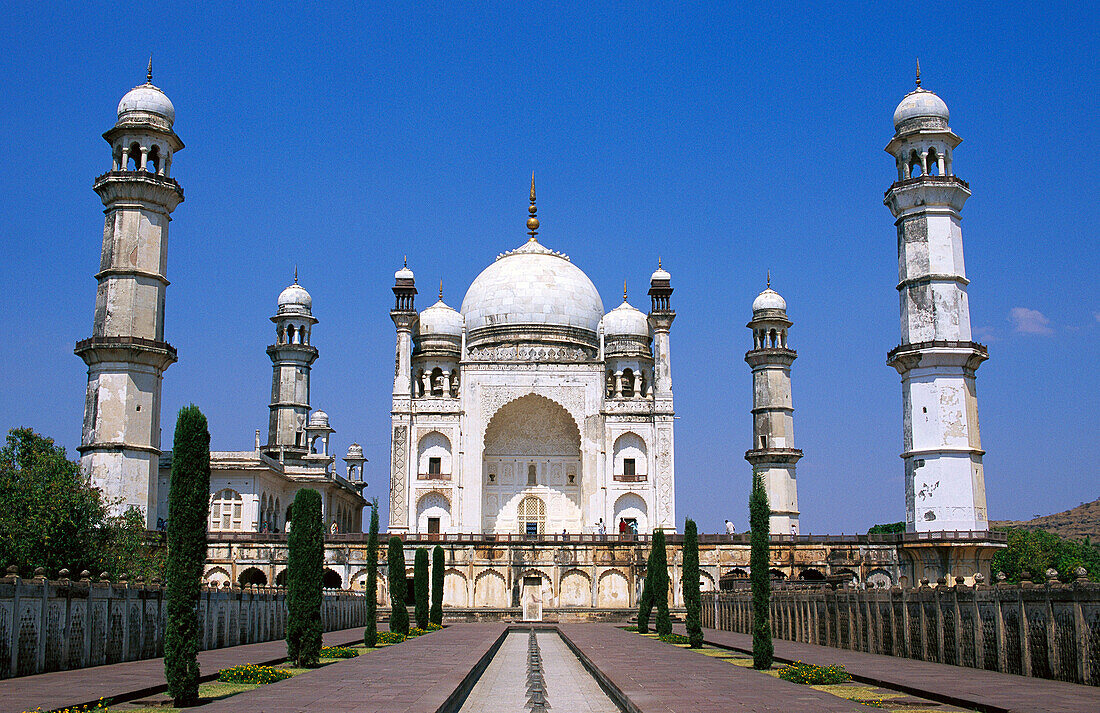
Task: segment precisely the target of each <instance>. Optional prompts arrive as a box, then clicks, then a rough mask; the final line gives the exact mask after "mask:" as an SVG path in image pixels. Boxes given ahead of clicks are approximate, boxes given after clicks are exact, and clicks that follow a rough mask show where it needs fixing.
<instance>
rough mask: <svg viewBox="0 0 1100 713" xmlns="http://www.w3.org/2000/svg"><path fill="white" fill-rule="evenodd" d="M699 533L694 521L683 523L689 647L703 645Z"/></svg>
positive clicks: (685, 602) (685, 603) (685, 604)
mask: <svg viewBox="0 0 1100 713" xmlns="http://www.w3.org/2000/svg"><path fill="white" fill-rule="evenodd" d="M699 576H700V575H699V533H698V530H697V528H696V526H695V521H694V520H692V519H691V518H688V520H687V522H686V523H684V607H685V608H686V609H687V633H688V638H690V639H691V648H693V649H698V648H702V646H703V618H702V616H703V597H702V594H700V592H699Z"/></svg>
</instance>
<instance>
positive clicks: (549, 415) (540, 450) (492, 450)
mask: <svg viewBox="0 0 1100 713" xmlns="http://www.w3.org/2000/svg"><path fill="white" fill-rule="evenodd" d="M483 453H484V456H483V462H482V479H483V480H482V483H483V486H484V493H485V496H484V502H483V509H482V513H483V523H482V524H483V528H484V530H485V531H486V532H498V533H519V534H528V535H541V534H546V533H555V534H556V533H561V532H562V531H567V532H580V531H581V528H582V527H583V524H584V523H583V517H582V515H581V508H580V497H581V434H580V430H579V429H578V428H577V424H576V422H574V421H573V417H572V416H570V415H569V412H568V411H566V410H565V409H564V408H562V406H560V405H559V404H558V403H556V402H555V401H552V400H550V399H548V398H546V397H545V396H539V395H537V394H528V395H527V396H522V397H520V398H518V399H516V400H514V401H511V402H509V403H507V404H505V405H504V406H502V407H501V408H500V410H499V411H497V412H496V413H495V414H494V415H493V417H492V419H490V420H489V425H488V426H487V427H486V429H485V448H484V450H483ZM531 498H537V499H538V500H539V501H541V502H542V503H543V504H544V506H545V510H544V512H545V515H544V516H543V517H535V516H533V514H534V511H533V510H532V508H533V507H534V506H533V503H534V501H533V500H531Z"/></svg>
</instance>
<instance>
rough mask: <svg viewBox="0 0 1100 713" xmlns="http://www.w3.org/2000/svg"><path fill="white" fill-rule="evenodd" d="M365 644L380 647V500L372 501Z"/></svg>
mask: <svg viewBox="0 0 1100 713" xmlns="http://www.w3.org/2000/svg"><path fill="white" fill-rule="evenodd" d="M363 643H364V644H366V645H367V646H372V647H373V646H377V645H378V498H374V500H372V501H371V509H370V535H369V536H368V537H367V628H366V629H364V630H363Z"/></svg>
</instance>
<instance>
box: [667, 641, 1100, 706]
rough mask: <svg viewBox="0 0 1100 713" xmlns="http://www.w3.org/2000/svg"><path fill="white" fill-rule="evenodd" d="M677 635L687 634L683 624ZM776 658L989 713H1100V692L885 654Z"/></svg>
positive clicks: (743, 646) (741, 646) (817, 650)
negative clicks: (831, 668) (836, 668)
mask: <svg viewBox="0 0 1100 713" xmlns="http://www.w3.org/2000/svg"><path fill="white" fill-rule="evenodd" d="M674 628H675V630H676V631H678V632H680V633H684V627H683V625H676V626H675V627H674ZM703 639H704V640H705V641H706V642H707V643H708V644H714V645H715V646H721V647H725V648H730V649H734V650H736V651H742V652H746V653H751V652H752V636H750V635H749V634H737V633H734V632H732V631H718V630H717V629H703ZM774 644H775V659H776V661H779V662H781V663H788V662H791V661H805V662H806V663H812V664H818V665H830V664H841V665H843V666H844V667H845V668H846V669H848V672H849V673H851V674H852V676H853V677H854V678H855V679H856V680H858V681H863V682H865V683H872V684H875V685H877V686H882V687H884V688H893V689H895V690H899V691H902V692H905V693H910V694H912V695H915V696H921V697H922V698H929V699H932V700H935V701H940V702H943V703H949V704H951V705H955V706H959V707H961V708H973V709H974V710H980V711H986V712H987V713H1077V712H1078V711H1080V712H1081V713H1097V712H1098V711H1100V688H1096V687H1094V686H1083V685H1080V684H1076V683H1065V682H1063V681H1049V680H1047V679H1044V678H1031V677H1028V676H1016V675H1013V674H1009V673H998V672H996V671H985V670H982V669H976V668H967V667H965V666H950V665H948V664H940V663H930V662H928V661H918V660H916V659H906V658H900V657H897V656H883V655H881V654H866V653H863V652H860V651H849V650H847V649H837V648H832V647H829V646H817V645H815V644H802V643H798V642H795V641H785V640H783V639H775V640H774Z"/></svg>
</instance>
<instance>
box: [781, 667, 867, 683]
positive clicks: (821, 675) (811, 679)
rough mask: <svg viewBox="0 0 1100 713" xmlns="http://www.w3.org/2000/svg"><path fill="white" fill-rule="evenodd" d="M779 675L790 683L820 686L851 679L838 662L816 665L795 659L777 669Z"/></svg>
mask: <svg viewBox="0 0 1100 713" xmlns="http://www.w3.org/2000/svg"><path fill="white" fill-rule="evenodd" d="M779 677H780V678H782V679H783V680H784V681H790V682H791V683H801V684H804V685H807V686H820V685H827V684H831V683H844V682H846V681H851V680H852V675H851V674H850V673H848V671H846V670H845V668H844V667H843V666H841V665H839V664H833V665H832V666H816V665H814V664H812V663H802V662H801V661H795V662H794V663H792V664H787V665H786V666H784V667H783V668H781V669H779Z"/></svg>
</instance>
